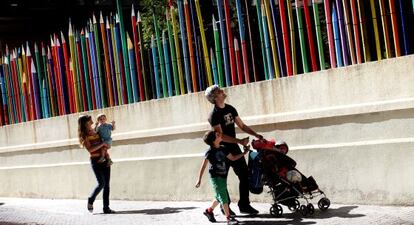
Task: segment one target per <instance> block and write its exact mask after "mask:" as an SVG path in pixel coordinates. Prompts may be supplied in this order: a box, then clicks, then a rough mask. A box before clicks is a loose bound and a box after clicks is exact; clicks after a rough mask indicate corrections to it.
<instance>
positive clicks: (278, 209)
mask: <svg viewBox="0 0 414 225" xmlns="http://www.w3.org/2000/svg"><path fill="white" fill-rule="evenodd" d="M282 214H283V209H282V206H280V205H277V204H276V205H273V206H272V207H270V215H272V216H274V217H280V216H282Z"/></svg>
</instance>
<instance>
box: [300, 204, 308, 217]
mask: <svg viewBox="0 0 414 225" xmlns="http://www.w3.org/2000/svg"><path fill="white" fill-rule="evenodd" d="M299 212H300V213H301V214H302V216H306V215H308V208H307V207H306V205H301V206H300V208H299Z"/></svg>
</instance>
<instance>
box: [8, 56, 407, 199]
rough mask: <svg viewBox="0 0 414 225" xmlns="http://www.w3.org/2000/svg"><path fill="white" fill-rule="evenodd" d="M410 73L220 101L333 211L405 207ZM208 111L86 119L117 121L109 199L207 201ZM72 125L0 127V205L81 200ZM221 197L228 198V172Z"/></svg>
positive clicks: (87, 186)
mask: <svg viewBox="0 0 414 225" xmlns="http://www.w3.org/2000/svg"><path fill="white" fill-rule="evenodd" d="M413 63H414V57H413V56H408V57H400V58H398V59H391V60H383V61H380V62H375V63H366V64H363V65H357V66H351V67H347V68H339V69H335V70H326V71H322V72H317V73H309V74H306V75H299V76H294V77H289V78H283V79H278V80H271V81H263V82H258V83H254V84H247V85H240V86H236V87H231V88H228V89H226V92H227V93H228V96H229V97H228V101H227V102H228V103H230V104H232V105H234V106H236V108H237V109H238V111H239V114H240V115H241V118H242V119H243V121H244V122H245V123H246V124H248V125H250V126H251V127H252V128H253V129H255V130H256V131H258V132H259V133H261V134H263V135H264V136H265V137H267V138H276V139H284V140H286V141H287V143H289V144H290V147H291V151H290V153H289V154H290V155H291V157H293V158H294V159H295V160H296V161H297V162H298V168H299V169H300V170H301V171H302V172H303V173H305V174H307V175H313V176H314V177H315V178H316V180H317V182H318V183H319V185H320V187H321V189H323V190H324V191H325V192H326V194H327V195H328V197H329V198H330V199H331V200H332V201H333V202H337V203H370V204H371V203H372V204H414V192H412V190H413V189H414V179H412V177H413V175H414V170H413V169H412V168H411V167H412V164H413V163H412V162H413V161H414V136H413V133H414V72H413V69H414V66H413V65H414V64H413ZM211 109H212V105H211V104H209V103H208V102H207V101H206V100H205V98H204V94H203V93H195V94H189V95H185V96H178V97H172V98H166V99H161V100H152V101H148V102H142V103H136V104H131V105H126V106H119V107H114V108H108V109H105V110H102V111H101V110H99V111H93V112H90V114H92V115H94V116H96V115H97V114H98V113H99V112H104V113H106V114H107V116H108V118H109V119H112V118H113V119H114V120H115V121H116V122H117V130H116V131H115V132H114V135H113V138H114V145H113V147H112V149H111V150H110V153H111V155H112V158H113V159H114V162H115V163H114V165H113V167H112V178H111V179H112V180H111V198H112V199H130V200H209V199H212V194H211V191H210V189H211V188H210V186H209V183H208V174H207V173H206V174H205V177H204V181H203V183H202V188H201V189H195V188H194V184H195V181H196V177H197V173H198V169H199V166H200V163H201V160H202V155H203V153H204V150H205V149H206V146H205V145H204V144H203V142H202V140H201V136H202V134H203V133H204V132H205V131H206V130H208V129H209V125H208V123H207V122H206V118H207V116H208V113H209V112H210V111H211ZM78 116H79V115H77V114H75V115H69V116H62V117H56V118H50V119H45V120H39V121H35V122H28V123H22V124H17V125H13V126H6V127H1V128H0V180H1V185H0V196H13V197H40V198H83V199H86V197H87V196H88V194H89V193H90V191H91V190H92V187H93V186H94V185H95V184H96V181H95V178H94V175H93V173H92V170H91V169H90V165H89V162H88V153H87V151H86V150H85V149H82V148H80V147H79V145H78V142H77V118H78ZM239 136H240V137H244V136H246V135H245V134H239ZM229 189H230V193H231V195H232V198H234V199H237V196H238V194H237V191H238V190H237V182H236V181H235V176H234V174H233V173H232V172H231V175H230V180H229ZM252 200H253V201H265V202H271V197H270V195H268V194H262V195H254V196H253V197H252Z"/></svg>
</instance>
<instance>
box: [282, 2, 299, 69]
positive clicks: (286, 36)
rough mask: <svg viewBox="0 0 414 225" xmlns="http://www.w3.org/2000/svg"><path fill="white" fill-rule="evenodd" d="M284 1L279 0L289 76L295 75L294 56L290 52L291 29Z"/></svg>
mask: <svg viewBox="0 0 414 225" xmlns="http://www.w3.org/2000/svg"><path fill="white" fill-rule="evenodd" d="M284 1H285V0H279V10H280V19H281V23H282V36H283V44H284V46H285V58H286V68H287V73H288V76H292V75H293V68H292V56H291V54H290V45H289V31H288V27H287V21H286V8H285V3H284ZM295 57H296V56H295Z"/></svg>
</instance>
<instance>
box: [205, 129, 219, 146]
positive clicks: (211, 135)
mask: <svg viewBox="0 0 414 225" xmlns="http://www.w3.org/2000/svg"><path fill="white" fill-rule="evenodd" d="M215 140H216V132H215V131H214V130H210V131H207V132H206V133H205V134H204V136H203V141H204V142H205V143H206V144H208V145H210V146H212V145H213V143H214V141H215Z"/></svg>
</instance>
